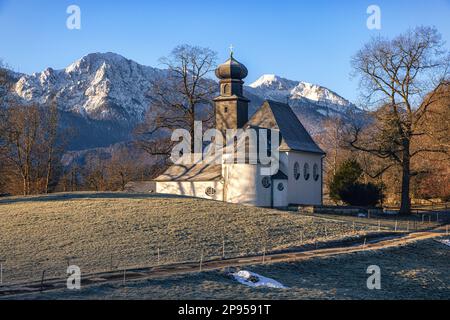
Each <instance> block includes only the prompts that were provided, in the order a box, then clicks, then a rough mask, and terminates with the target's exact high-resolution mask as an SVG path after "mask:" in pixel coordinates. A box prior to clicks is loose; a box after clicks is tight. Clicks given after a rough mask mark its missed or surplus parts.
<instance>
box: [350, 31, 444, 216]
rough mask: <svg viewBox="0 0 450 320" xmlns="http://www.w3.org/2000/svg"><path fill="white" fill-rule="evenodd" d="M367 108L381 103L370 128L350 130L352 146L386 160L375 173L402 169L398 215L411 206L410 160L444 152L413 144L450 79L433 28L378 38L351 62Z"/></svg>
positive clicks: (439, 37)
mask: <svg viewBox="0 0 450 320" xmlns="http://www.w3.org/2000/svg"><path fill="white" fill-rule="evenodd" d="M352 64H353V68H354V70H355V74H356V75H358V76H359V77H360V87H361V88H362V89H363V90H364V93H365V98H366V102H367V105H368V106H370V105H381V106H382V107H381V108H380V109H379V110H377V112H375V113H374V117H375V119H374V122H373V124H372V125H371V126H369V128H363V127H361V126H356V125H355V126H353V127H352V129H351V131H350V139H349V143H350V145H351V146H352V147H353V148H355V149H357V150H360V151H363V152H368V153H371V154H373V155H375V156H377V157H379V158H381V159H384V160H386V166H385V167H384V168H382V169H381V170H380V171H379V174H381V173H382V172H384V171H385V170H387V168H389V167H391V166H392V165H393V164H394V165H397V166H400V167H401V168H402V188H401V206H400V213H401V214H408V213H410V208H411V199H410V179H411V176H412V175H414V174H415V173H414V172H412V171H411V159H412V158H413V157H415V156H417V155H419V154H423V153H427V152H428V153H430V152H431V153H434V152H443V150H442V148H436V147H433V146H430V145H414V139H416V138H417V137H418V136H421V135H423V134H424V132H422V130H420V128H419V124H420V122H421V120H422V119H423V117H424V116H425V115H426V114H427V112H428V110H429V108H430V106H431V105H433V104H434V103H436V101H437V100H436V99H437V97H438V93H439V92H440V90H441V88H442V86H444V85H445V84H446V81H447V80H448V77H449V71H448V66H449V52H448V50H447V49H445V47H444V43H443V41H442V40H441V36H440V34H439V33H438V31H437V30H436V29H435V28H430V27H417V28H415V29H412V30H410V31H408V32H406V33H404V34H402V35H400V36H398V37H396V38H394V39H392V40H387V39H382V38H376V39H373V40H372V41H371V42H369V43H368V44H366V45H365V46H364V47H363V48H362V49H361V50H360V51H359V52H358V53H357V54H356V56H355V57H354V58H353V61H352Z"/></svg>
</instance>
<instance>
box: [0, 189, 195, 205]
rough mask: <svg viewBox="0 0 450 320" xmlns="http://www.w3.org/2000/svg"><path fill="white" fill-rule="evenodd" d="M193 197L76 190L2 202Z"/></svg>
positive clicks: (15, 198)
mask: <svg viewBox="0 0 450 320" xmlns="http://www.w3.org/2000/svg"><path fill="white" fill-rule="evenodd" d="M164 198H165V199H168V198H178V199H180V198H181V199H192V197H188V196H180V195H173V194H145V193H127V192H75V193H55V194H49V195H41V196H27V197H25V196H24V197H8V198H4V199H1V198H0V205H1V204H12V203H22V202H47V201H67V200H77V199H164Z"/></svg>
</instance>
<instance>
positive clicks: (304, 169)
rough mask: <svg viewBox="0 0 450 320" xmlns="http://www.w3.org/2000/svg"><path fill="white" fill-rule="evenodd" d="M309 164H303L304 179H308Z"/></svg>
mask: <svg viewBox="0 0 450 320" xmlns="http://www.w3.org/2000/svg"><path fill="white" fill-rule="evenodd" d="M309 176H310V173H309V164H307V163H305V165H304V166H303V177H304V178H305V180H309Z"/></svg>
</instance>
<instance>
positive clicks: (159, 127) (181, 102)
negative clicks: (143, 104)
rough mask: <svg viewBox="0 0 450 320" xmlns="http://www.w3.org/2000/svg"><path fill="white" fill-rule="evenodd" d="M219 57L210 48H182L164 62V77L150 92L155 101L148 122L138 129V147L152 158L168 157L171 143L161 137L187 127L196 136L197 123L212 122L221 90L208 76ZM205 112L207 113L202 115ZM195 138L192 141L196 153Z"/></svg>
mask: <svg viewBox="0 0 450 320" xmlns="http://www.w3.org/2000/svg"><path fill="white" fill-rule="evenodd" d="M216 60H217V55H216V53H215V52H214V51H212V50H210V49H208V48H201V47H197V46H189V45H181V46H178V47H176V48H175V49H174V50H173V51H172V53H171V54H170V56H169V57H166V58H162V59H161V63H162V64H163V65H164V66H165V67H166V68H167V73H166V74H165V75H164V76H161V77H160V78H158V79H156V80H154V81H153V82H152V84H151V88H150V92H151V93H152V97H153V101H152V103H151V106H150V108H149V111H148V113H147V116H146V121H145V122H144V123H143V124H142V125H140V126H139V127H138V128H137V130H136V136H137V139H138V145H139V146H141V147H142V149H144V150H145V151H147V152H148V153H150V154H152V155H167V154H169V153H170V150H171V148H170V144H169V145H168V141H165V143H158V142H157V140H159V137H160V134H161V133H162V132H164V131H166V132H165V133H166V134H167V133H168V132H170V131H172V130H174V129H179V128H184V129H186V130H189V131H190V133H191V137H193V133H194V121H195V120H200V119H202V120H205V121H210V120H211V119H212V112H211V108H209V111H208V107H210V106H211V101H212V97H213V94H214V92H215V91H216V90H217V88H216V84H215V82H213V81H211V80H210V79H208V75H209V74H210V73H211V71H212V70H213V69H214V67H215V65H216ZM202 113H203V114H202ZM193 146H194V139H192V150H193Z"/></svg>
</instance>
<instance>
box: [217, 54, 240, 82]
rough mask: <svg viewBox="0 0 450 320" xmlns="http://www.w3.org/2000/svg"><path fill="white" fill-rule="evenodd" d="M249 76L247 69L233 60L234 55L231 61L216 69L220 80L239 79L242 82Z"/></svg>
mask: <svg viewBox="0 0 450 320" xmlns="http://www.w3.org/2000/svg"><path fill="white" fill-rule="evenodd" d="M247 75H248V70H247V68H246V67H245V66H244V65H243V64H242V63H240V62H239V61H237V60H236V59H234V58H233V53H232V54H231V56H230V59H228V60H227V61H225V62H224V63H223V64H221V65H220V66H219V67H218V68H217V69H216V77H217V78H219V79H222V80H223V79H238V80H242V79H244V78H245V77H246V76H247Z"/></svg>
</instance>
